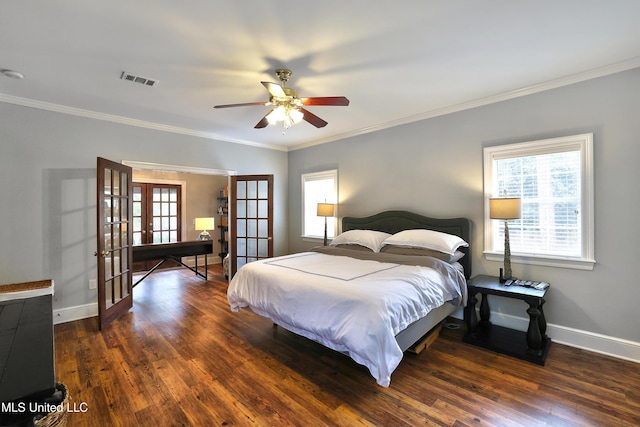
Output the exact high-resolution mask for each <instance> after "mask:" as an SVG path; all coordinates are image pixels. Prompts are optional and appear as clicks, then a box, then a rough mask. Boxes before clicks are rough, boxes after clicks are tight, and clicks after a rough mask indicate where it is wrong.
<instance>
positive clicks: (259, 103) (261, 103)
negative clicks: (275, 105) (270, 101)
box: [213, 102, 267, 108]
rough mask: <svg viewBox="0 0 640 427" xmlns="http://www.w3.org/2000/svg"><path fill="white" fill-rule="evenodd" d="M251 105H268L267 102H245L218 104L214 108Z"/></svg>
mask: <svg viewBox="0 0 640 427" xmlns="http://www.w3.org/2000/svg"><path fill="white" fill-rule="evenodd" d="M251 105H267V103H266V102H245V103H244V104H226V105H216V106H214V107H213V108H230V107H249V106H251Z"/></svg>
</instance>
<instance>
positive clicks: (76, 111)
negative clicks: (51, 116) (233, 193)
mask: <svg viewBox="0 0 640 427" xmlns="http://www.w3.org/2000/svg"><path fill="white" fill-rule="evenodd" d="M0 102H4V103H7V104H14V105H19V106H22V107H29V108H35V109H38V110H46V111H52V112H54V113H60V114H68V115H71V116H78V117H84V118H88V119H95V120H102V121H107V122H112V123H118V124H123V125H128V126H136V127H140V128H145V129H152V130H157V131H160V132H170V133H177V134H180V135H186V136H195V137H198V138H206V139H211V140H215V141H222V142H231V143H234V144H242V145H250V146H253V147H258V148H267V149H271V150H278V151H287V149H286V148H285V147H282V146H279V145H270V144H260V143H257V142H251V141H244V140H238V139H232V138H225V137H223V136H221V135H217V134H215V133H212V132H204V131H199V130H194V129H187V128H181V127H178V126H170V125H165V124H162V123H155V122H148V121H145V120H137V119H132V118H129V117H124V116H117V115H114V114H105V113H99V112H96V111H91V110H85V109H82V108H75V107H68V106H66V105H60V104H53V103H51V102H44V101H37V100H34V99H29V98H22V97H19V96H13V95H7V94H3V93H0Z"/></svg>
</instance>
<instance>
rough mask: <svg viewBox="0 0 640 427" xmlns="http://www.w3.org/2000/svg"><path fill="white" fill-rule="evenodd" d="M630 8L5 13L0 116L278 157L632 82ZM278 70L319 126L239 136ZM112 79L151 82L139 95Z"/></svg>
mask: <svg viewBox="0 0 640 427" xmlns="http://www.w3.org/2000/svg"><path fill="white" fill-rule="evenodd" d="M638 17H640V1H637V0H613V1H607V0H593V1H584V0H540V1H514V0H485V1H473V0H448V1H444V0H406V1H402V2H390V1H380V0H350V1H335V0H325V1H322V2H310V1H297V2H296V1H293V2H292V1H280V0H237V1H221V0H218V1H214V0H191V1H189V2H177V1H175V0H153V1H151V0H135V1H131V0H109V1H86V0H56V1H42V0H19V1H17V0H13V1H2V2H1V3H0V69H9V70H15V71H17V72H20V73H22V74H23V75H24V79H21V80H20V79H12V78H7V77H4V76H0V101H2V102H8V103H12V104H18V105H25V106H29V107H35V108H43V109H47V110H52V111H59V112H62V113H68V114H74V115H80V116H87V117H91V118H96V119H103V120H110V121H115V122H122V123H128V124H132V125H136V126H144V127H149V128H154V129H160V130H166V131H170V132H176V133H183V134H187V135H197V136H202V137H206V138H210V139H213V140H222V141H232V142H239V143H245V144H251V145H257V146H265V147H269V148H274V149H281V150H291V149H295V148H300V147H305V146H310V145H314V144H319V143H324V142H329V141H333V140H337V139H342V138H345V137H349V136H353V135H359V134H363V133H366V132H371V131H375V130H380V129H384V128H387V127H391V126H396V125H399V124H403V123H409V122H412V121H416V120H422V119H425V118H429V117H434V116H437V115H441V114H446V113H448V112H453V111H459V110H463V109H466V108H472V107H475V106H479V105H484V104H488V103H491V102H496V101H500V100H504V99H509V98H513V97H516V96H520V95H523V94H528V93H533V92H537V91H540V90H544V89H548V88H552V87H557V86H561V85H565V84H570V83H573V82H577V81H581V80H585V79H588V78H593V77H598V76H600V75H606V74H610V73H613V72H617V71H622V70H626V69H630V68H634V67H638V66H640V25H638ZM277 68H289V69H291V70H292V71H293V77H292V78H291V80H290V81H289V82H288V85H287V86H289V87H292V88H295V89H297V90H298V92H299V93H300V96H301V97H315V96H336V95H344V96H346V97H347V98H349V100H350V101H351V103H350V105H349V106H348V107H326V106H316V107H308V109H309V111H311V112H313V113H314V114H316V115H318V116H320V117H321V118H323V119H324V120H326V121H328V122H329V124H328V125H327V126H326V127H324V128H320V129H318V128H315V127H313V126H311V125H310V124H308V123H306V122H302V123H299V124H297V125H295V126H294V127H292V128H290V129H288V130H287V131H286V133H285V134H284V135H283V133H282V128H281V127H273V126H269V127H267V128H265V129H254V126H255V124H256V123H258V121H259V120H260V119H261V118H262V117H263V116H264V115H265V114H266V113H267V112H268V111H269V108H268V107H265V106H251V107H240V108H228V109H213V108H212V107H213V106H214V105H217V104H231V103H241V102H254V101H267V100H268V99H269V96H268V93H267V91H266V90H265V88H264V87H263V86H262V85H261V84H260V82H261V81H272V82H277V79H276V77H275V74H274V71H275V69H277ZM123 71H126V72H129V73H132V74H135V75H138V76H142V77H146V78H151V79H155V80H158V81H159V83H158V84H157V85H156V86H154V87H150V86H145V85H141V84H137V83H133V82H129V81H126V80H122V79H121V74H122V72H123Z"/></svg>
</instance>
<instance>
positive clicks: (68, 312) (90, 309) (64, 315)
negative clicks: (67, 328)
mask: <svg viewBox="0 0 640 427" xmlns="http://www.w3.org/2000/svg"><path fill="white" fill-rule="evenodd" d="M97 315H98V303H97V302H93V303H91V304H85V305H77V306H75V307H67V308H60V309H58V310H53V324H54V325H57V324H59V323H66V322H73V321H74V320H80V319H86V318H89V317H95V316H97Z"/></svg>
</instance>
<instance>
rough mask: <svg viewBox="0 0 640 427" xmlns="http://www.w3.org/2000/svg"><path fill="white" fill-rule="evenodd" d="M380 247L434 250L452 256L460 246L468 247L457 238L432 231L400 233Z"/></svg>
mask: <svg viewBox="0 0 640 427" xmlns="http://www.w3.org/2000/svg"><path fill="white" fill-rule="evenodd" d="M382 245H383V246H386V245H394V246H404V247H407V248H426V249H434V250H436V251H440V252H444V253H446V254H449V255H454V254H455V252H456V250H457V249H458V248H459V247H461V246H469V244H468V243H467V242H465V241H464V240H463V239H461V238H460V237H458V236H454V235H453V234H447V233H441V232H439V231H433V230H404V231H400V232H399V233H396V234H394V235H393V236H391V237H389V238H388V239H386V240H385V241H384V242H382Z"/></svg>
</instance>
